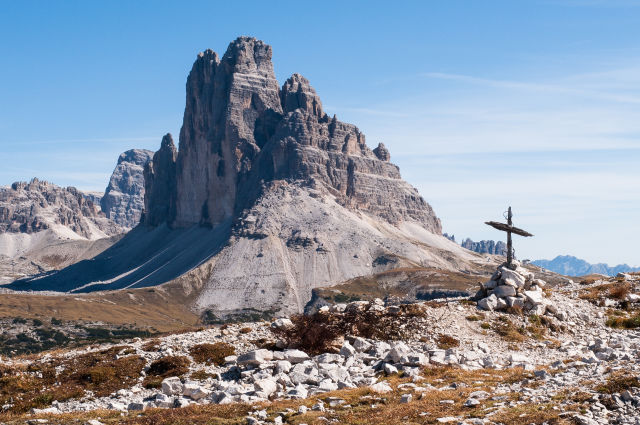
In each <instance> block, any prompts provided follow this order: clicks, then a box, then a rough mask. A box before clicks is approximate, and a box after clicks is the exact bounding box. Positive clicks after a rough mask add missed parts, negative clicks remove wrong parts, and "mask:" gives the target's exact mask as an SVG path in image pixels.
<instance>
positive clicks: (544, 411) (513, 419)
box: [491, 404, 573, 425]
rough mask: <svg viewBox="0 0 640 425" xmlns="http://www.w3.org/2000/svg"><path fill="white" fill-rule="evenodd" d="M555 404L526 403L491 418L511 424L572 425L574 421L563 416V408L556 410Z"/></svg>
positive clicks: (497, 421)
mask: <svg viewBox="0 0 640 425" xmlns="http://www.w3.org/2000/svg"><path fill="white" fill-rule="evenodd" d="M553 406H554V405H553V404H524V405H521V406H516V407H512V408H508V409H505V410H503V411H501V412H498V413H497V414H496V415H493V416H492V417H491V420H492V421H493V422H495V423H503V424H509V425H529V424H549V425H570V424H572V423H573V422H570V421H569V420H567V419H563V418H561V417H560V412H562V410H555V409H553Z"/></svg>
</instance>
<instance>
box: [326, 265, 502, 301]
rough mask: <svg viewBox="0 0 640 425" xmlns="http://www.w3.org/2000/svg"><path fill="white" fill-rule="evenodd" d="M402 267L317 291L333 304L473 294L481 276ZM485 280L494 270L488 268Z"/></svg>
mask: <svg viewBox="0 0 640 425" xmlns="http://www.w3.org/2000/svg"><path fill="white" fill-rule="evenodd" d="M398 266H399V267H397V268H393V269H391V270H387V271H384V272H382V273H378V274H375V275H372V276H365V277H357V278H355V279H352V280H350V281H348V282H347V283H344V284H342V285H337V286H331V287H327V288H318V289H315V290H314V291H315V292H316V294H317V295H318V296H320V297H322V298H324V299H327V300H333V301H334V302H348V301H353V300H371V299H373V298H385V297H388V296H395V297H401V298H402V297H404V296H406V295H408V294H415V293H416V291H417V292H418V293H425V294H428V293H429V292H431V291H433V290H445V291H446V290H449V291H469V292H471V291H474V292H475V289H476V287H477V285H478V275H473V274H465V273H460V272H453V271H446V270H441V269H436V268H425V267H417V266H416V267H402V266H401V265H398ZM484 271H485V272H486V277H487V278H488V277H489V276H490V275H491V273H493V271H492V270H491V266H489V265H487V266H486V270H484Z"/></svg>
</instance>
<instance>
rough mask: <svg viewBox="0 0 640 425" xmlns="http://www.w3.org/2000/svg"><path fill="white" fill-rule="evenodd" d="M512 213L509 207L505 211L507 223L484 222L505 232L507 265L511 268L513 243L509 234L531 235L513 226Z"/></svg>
mask: <svg viewBox="0 0 640 425" xmlns="http://www.w3.org/2000/svg"><path fill="white" fill-rule="evenodd" d="M512 217H513V215H512V214H511V207H509V210H508V211H507V224H505V223H499V222H497V221H486V222H485V223H484V224H488V225H489V226H491V227H493V228H496V229H498V230H502V231H503V232H507V267H509V268H511V264H512V261H513V243H512V242H511V234H512V233H515V234H516V235H520V236H525V237H527V236H533V235H532V234H531V233H529V232H526V231H524V230H522V229H519V228H517V227H514V225H513V223H512V222H511V218H512Z"/></svg>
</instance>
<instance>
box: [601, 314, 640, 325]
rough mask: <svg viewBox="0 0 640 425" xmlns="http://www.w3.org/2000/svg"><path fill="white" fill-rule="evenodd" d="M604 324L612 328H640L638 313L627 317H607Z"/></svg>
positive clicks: (639, 315) (615, 315)
mask: <svg viewBox="0 0 640 425" xmlns="http://www.w3.org/2000/svg"><path fill="white" fill-rule="evenodd" d="M606 324H607V326H609V327H612V328H624V329H637V328H640V312H638V313H636V314H634V315H632V316H629V317H627V316H620V315H618V314H614V315H612V316H609V318H608V319H607V322H606Z"/></svg>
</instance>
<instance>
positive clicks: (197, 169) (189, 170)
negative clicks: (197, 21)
mask: <svg viewBox="0 0 640 425" xmlns="http://www.w3.org/2000/svg"><path fill="white" fill-rule="evenodd" d="M271 56H272V51H271V47H270V46H268V45H267V44H265V43H263V42H262V41H259V40H256V39H254V38H248V37H240V38H238V39H237V40H235V41H234V42H233V43H231V44H230V46H229V48H228V49H227V52H226V53H225V54H224V56H223V57H222V59H219V58H218V56H217V55H216V53H214V52H213V51H211V50H207V51H205V52H203V53H200V54H199V55H198V58H197V59H196V61H195V63H194V65H193V67H192V69H191V72H190V74H189V77H188V79H187V96H186V107H185V112H184V120H183V125H182V130H181V132H180V145H179V151H178V154H177V159H176V161H175V165H174V163H173V162H172V161H168V162H164V163H163V164H158V163H157V161H156V160H155V158H154V160H153V163H152V168H153V169H154V170H155V172H156V173H161V174H163V175H166V176H168V175H171V174H172V173H173V169H174V168H175V173H176V180H175V182H166V183H165V184H164V187H165V188H166V189H167V190H171V191H172V192H171V194H169V193H167V194H166V196H164V197H163V198H162V199H157V202H160V203H162V202H165V200H166V199H169V200H171V202H173V200H174V199H175V211H174V209H173V207H170V208H169V207H167V206H166V205H163V206H162V207H160V208H157V203H156V202H151V203H150V204H148V205H145V206H146V210H147V211H151V210H154V213H153V220H149V219H147V220H146V221H145V222H146V223H147V224H149V225H157V224H159V223H160V222H167V223H168V224H169V225H171V226H173V227H187V226H190V225H193V224H200V225H206V226H210V227H215V226H217V225H220V224H222V223H225V222H227V223H228V222H232V221H233V220H234V219H236V218H237V217H238V215H239V214H240V213H241V212H242V211H243V210H245V209H246V208H250V207H251V206H252V205H253V204H254V203H255V201H256V200H257V199H258V198H259V197H260V196H261V193H262V192H263V190H264V187H265V186H264V185H265V183H266V182H269V181H273V180H289V181H297V182H298V183H299V184H301V185H304V186H306V187H310V188H315V189H318V190H321V191H323V192H324V193H327V194H330V195H332V196H335V197H336V199H337V201H338V202H339V203H340V204H341V205H342V206H344V207H347V208H349V209H352V210H359V211H362V212H364V213H367V214H369V215H371V216H373V217H377V218H382V219H384V220H386V221H388V222H389V223H392V224H398V223H401V222H403V221H405V220H411V221H415V222H417V223H420V224H421V225H422V226H423V227H424V228H426V229H428V230H429V231H431V232H434V233H437V234H440V233H441V226H440V221H439V220H438V218H437V217H436V215H435V213H434V212H433V210H432V209H431V207H430V206H429V204H427V203H426V202H425V201H424V199H422V197H421V196H420V195H419V194H418V192H417V191H416V190H415V189H414V188H413V187H411V186H410V185H409V184H407V183H406V182H405V181H404V180H402V178H401V176H400V172H399V169H398V167H397V166H395V165H394V164H392V163H390V162H389V160H390V155H389V151H388V150H387V149H386V148H385V147H384V145H383V144H380V145H379V146H378V147H377V148H376V149H374V150H373V151H372V150H371V149H369V147H368V146H367V145H366V142H365V136H364V134H363V133H362V132H360V131H359V130H358V128H357V127H356V126H354V125H352V124H347V123H343V122H341V121H339V120H338V119H337V118H336V117H335V116H334V117H332V118H330V117H329V116H328V115H327V114H326V113H325V112H324V111H323V109H322V102H321V101H320V98H319V97H318V95H317V94H316V92H315V90H314V89H313V88H312V87H311V85H310V84H309V81H307V79H306V78H304V77H303V76H301V75H299V74H294V75H293V76H291V77H290V78H289V79H288V80H287V81H286V82H285V83H284V85H283V86H282V88H280V87H279V86H278V82H277V81H276V79H275V75H274V71H273V65H272V63H271ZM165 165H166V167H167V170H163V167H164V166H165ZM147 184H154V185H155V183H153V182H152V181H150V182H148V183H147ZM160 210H161V211H164V213H160ZM162 214H164V215H162Z"/></svg>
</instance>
